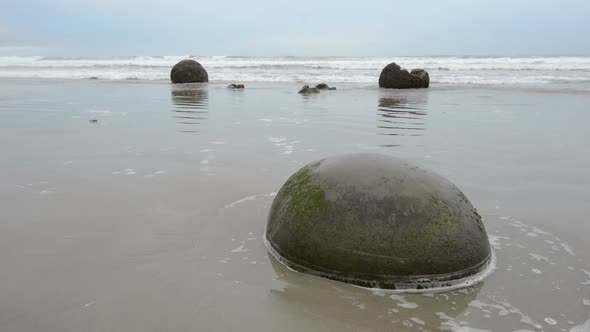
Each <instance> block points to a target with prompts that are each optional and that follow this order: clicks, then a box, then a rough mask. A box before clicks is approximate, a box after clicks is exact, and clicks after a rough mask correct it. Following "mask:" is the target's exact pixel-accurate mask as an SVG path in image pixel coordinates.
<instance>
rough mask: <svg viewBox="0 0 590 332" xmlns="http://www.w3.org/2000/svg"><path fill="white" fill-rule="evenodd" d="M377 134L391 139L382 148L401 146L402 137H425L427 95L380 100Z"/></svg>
mask: <svg viewBox="0 0 590 332" xmlns="http://www.w3.org/2000/svg"><path fill="white" fill-rule="evenodd" d="M377 114H378V115H379V120H378V121H379V122H378V124H377V134H378V135H383V136H388V137H390V139H388V140H389V142H388V143H387V144H383V145H381V147H397V146H400V145H401V139H400V138H401V137H402V136H410V137H412V136H414V137H416V136H423V135H424V131H425V130H426V123H425V122H426V115H427V112H426V98H425V95H412V94H400V95H392V96H387V97H381V98H379V105H378V107H377Z"/></svg>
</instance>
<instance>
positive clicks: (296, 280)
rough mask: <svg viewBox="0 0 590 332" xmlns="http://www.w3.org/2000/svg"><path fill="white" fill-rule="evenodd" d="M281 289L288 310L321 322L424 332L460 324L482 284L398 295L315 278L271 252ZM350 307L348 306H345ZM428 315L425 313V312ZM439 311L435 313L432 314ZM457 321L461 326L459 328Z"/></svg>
mask: <svg viewBox="0 0 590 332" xmlns="http://www.w3.org/2000/svg"><path fill="white" fill-rule="evenodd" d="M269 260H270V262H271V266H272V268H273V270H274V271H275V273H276V274H277V278H276V280H277V281H280V282H282V283H284V286H283V287H282V289H276V288H275V289H271V291H270V292H271V294H272V295H273V296H274V297H276V298H277V299H278V300H279V301H278V302H279V303H280V304H281V305H285V306H287V307H288V308H286V310H289V311H298V312H303V314H305V315H307V314H309V313H315V315H317V316H318V319H321V320H323V321H330V322H338V324H341V325H342V327H347V328H351V327H354V329H356V330H358V329H360V330H375V329H376V327H377V326H378V328H377V330H384V331H385V330H388V331H392V330H395V331H415V330H416V329H418V330H422V331H431V330H439V329H441V328H452V327H457V328H458V323H456V322H455V319H456V318H457V317H459V316H461V315H462V314H463V313H464V312H465V311H466V310H467V308H468V307H469V303H471V302H472V301H473V300H475V299H476V298H477V296H478V294H479V291H480V289H481V284H478V285H474V286H472V287H469V288H464V289H460V290H456V291H451V292H445V293H424V294H412V295H410V294H397V293H392V292H386V291H381V290H367V289H362V288H359V287H356V286H351V285H347V284H344V283H340V282H334V281H332V280H327V279H323V278H319V277H315V276H309V275H305V274H302V273H298V272H293V271H291V270H289V269H288V268H286V267H285V266H284V265H282V264H281V263H279V262H278V261H277V260H276V259H275V258H274V257H272V255H269ZM346 308H348V309H346ZM426 312H428V313H430V314H429V315H424V313H426ZM433 313H437V314H433ZM455 325H457V326H455Z"/></svg>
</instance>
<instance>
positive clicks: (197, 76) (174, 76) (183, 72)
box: [170, 59, 209, 83]
mask: <svg viewBox="0 0 590 332" xmlns="http://www.w3.org/2000/svg"><path fill="white" fill-rule="evenodd" d="M170 80H171V81H172V83H203V82H209V75H208V74H207V71H206V70H205V68H203V66H201V64H200V63H198V62H196V61H195V60H190V59H187V60H182V61H180V62H179V63H177V64H175V65H174V67H172V70H171V71H170Z"/></svg>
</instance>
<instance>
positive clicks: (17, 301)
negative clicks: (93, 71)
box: [0, 61, 590, 332]
mask: <svg viewBox="0 0 590 332" xmlns="http://www.w3.org/2000/svg"><path fill="white" fill-rule="evenodd" d="M172 62H173V61H172ZM210 72H215V71H214V70H210ZM334 85H335V86H336V87H337V88H338V89H337V90H334V91H322V92H321V93H319V94H314V95H301V94H298V93H297V91H298V89H299V88H300V86H301V84H300V83H298V82H287V83H281V82H262V83H254V82H251V83H247V84H246V88H245V89H243V90H232V89H226V87H225V86H226V84H224V83H223V84H222V83H221V82H212V83H209V84H169V83H168V82H167V81H160V82H157V83H153V82H146V81H135V80H132V81H116V80H115V81H107V80H88V79H82V80H65V79H59V80H58V79H41V80H40V79H30V78H28V79H27V78H25V79H13V78H8V79H7V78H0V151H2V153H1V154H0V265H1V266H2V270H1V272H0V331H2V332H4V331H10V332H30V331H44V332H53V331H55V332H70V331H71V332H79V331H97V332H98V331H112V332H119V331H121V332H129V331H142V332H151V331H154V332H156V331H167V332H175V331H178V332H184V331H287V332H290V331H301V330H304V331H406V332H427V331H432V332H437V331H452V332H486V331H493V332H495V331H500V332H503V331H508V332H525V331H527V332H529V331H546V332H553V331H555V332H562V331H564V332H583V331H588V330H589V329H590V242H589V241H588V234H590V223H588V212H589V205H588V202H590V173H588V171H587V170H588V168H590V132H589V131H588V130H587V127H588V123H589V122H590V113H589V112H588V111H587V108H588V107H587V105H588V104H590V93H583V92H577V91H576V92H572V91H559V92H556V91H545V90H544V89H512V88H498V87H490V86H479V87H476V88H472V87H470V86H450V87H446V86H441V85H442V84H440V85H437V86H433V87H431V88H430V89H410V90H395V89H378V88H375V86H376V84H375V83H370V84H362V83H357V84H344V83H338V84H334ZM363 85H365V86H363ZM91 120H96V121H95V122H93V121H91ZM354 152H377V153H382V154H387V155H392V156H397V157H401V158H404V159H407V160H409V161H411V162H413V163H416V164H419V165H421V166H423V167H424V168H427V169H430V170H432V171H434V172H436V173H439V174H441V175H443V176H445V177H446V178H448V179H449V180H451V181H452V182H453V183H455V184H456V185H457V186H458V187H459V188H461V189H462V191H464V192H465V194H466V195H467V196H468V197H469V199H470V201H471V202H472V203H473V204H474V206H476V207H477V209H478V212H479V213H480V214H481V215H482V218H483V222H484V224H485V226H486V229H487V231H488V235H489V238H490V244H491V245H492V247H493V249H494V252H495V255H496V258H497V261H496V265H495V270H494V271H493V273H492V274H491V275H490V276H489V277H488V278H486V279H485V280H484V281H483V282H481V283H479V284H477V285H474V286H472V287H467V288H462V289H458V290H454V291H450V292H440V293H434V292H433V293H423V294H395V293H390V292H386V291H379V290H367V289H363V288H359V287H355V286H351V285H348V284H344V283H340V282H337V281H333V280H327V279H323V278H318V277H315V276H312V275H307V274H303V273H296V272H293V271H290V270H288V269H286V268H285V267H284V266H282V265H281V264H277V262H276V261H275V260H274V259H273V258H272V257H271V256H269V254H268V252H267V248H266V247H265V245H264V240H263V238H264V230H265V226H266V220H267V217H268V212H269V209H270V206H271V203H272V201H273V199H274V197H275V195H276V193H277V192H278V191H279V190H280V188H281V186H282V185H283V183H284V182H285V181H286V179H287V178H288V177H289V176H290V175H292V174H293V173H294V172H296V171H297V170H298V169H299V168H300V167H302V166H303V165H305V164H307V163H310V162H312V161H315V160H318V159H321V158H324V157H326V156H330V155H337V154H343V153H354Z"/></svg>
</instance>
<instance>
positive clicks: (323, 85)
mask: <svg viewBox="0 0 590 332" xmlns="http://www.w3.org/2000/svg"><path fill="white" fill-rule="evenodd" d="M315 87H316V89H318V90H336V88H335V87H329V86H328V84H326V83H320V84H318V85H316V86H315Z"/></svg>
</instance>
